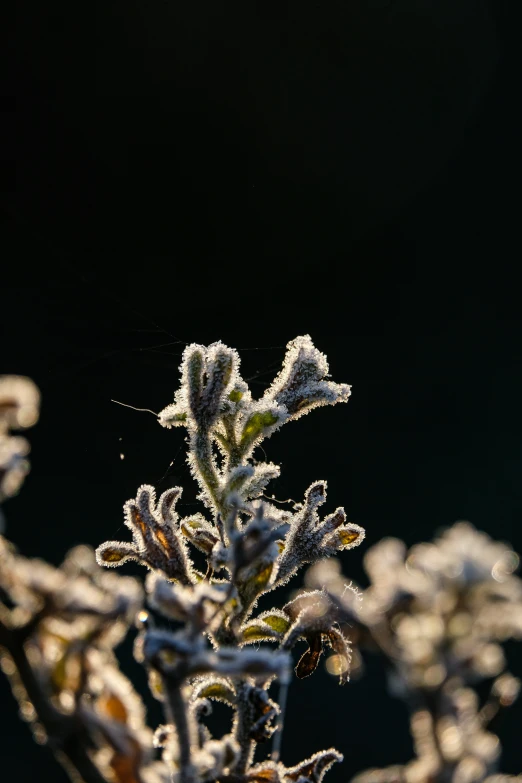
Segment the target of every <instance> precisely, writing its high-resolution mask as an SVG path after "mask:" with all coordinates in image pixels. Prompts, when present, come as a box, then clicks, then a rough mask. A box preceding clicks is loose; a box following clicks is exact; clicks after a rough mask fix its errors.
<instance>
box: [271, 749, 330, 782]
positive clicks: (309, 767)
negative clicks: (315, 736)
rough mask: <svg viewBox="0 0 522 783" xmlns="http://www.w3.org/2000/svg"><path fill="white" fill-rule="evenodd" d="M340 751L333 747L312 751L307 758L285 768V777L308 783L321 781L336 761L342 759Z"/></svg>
mask: <svg viewBox="0 0 522 783" xmlns="http://www.w3.org/2000/svg"><path fill="white" fill-rule="evenodd" d="M342 760H343V756H342V753H339V751H338V750H335V748H329V749H328V750H321V751H319V753H314V755H313V756H311V757H310V758H309V759H306V760H305V761H302V762H301V763H300V764H296V765H295V767H290V768H289V769H286V770H285V778H286V779H288V780H293V781H298V780H299V779H300V778H304V779H305V780H308V781H310V783H321V781H322V779H323V778H324V776H325V774H326V773H327V772H328V770H329V769H330V767H332V766H333V765H334V764H335V763H336V762H337V761H342Z"/></svg>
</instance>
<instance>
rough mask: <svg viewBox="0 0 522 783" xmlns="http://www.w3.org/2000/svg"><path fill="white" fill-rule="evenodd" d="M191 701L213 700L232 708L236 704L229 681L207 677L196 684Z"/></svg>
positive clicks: (234, 694) (233, 691)
mask: <svg viewBox="0 0 522 783" xmlns="http://www.w3.org/2000/svg"><path fill="white" fill-rule="evenodd" d="M192 699H213V700H214V701H222V702H224V703H225V704H230V705H232V706H234V705H235V703H236V692H235V690H234V687H233V685H232V683H231V682H230V681H229V680H224V679H218V678H217V677H207V678H205V679H204V680H201V681H200V682H198V683H196V685H195V686H194V690H193V692H192Z"/></svg>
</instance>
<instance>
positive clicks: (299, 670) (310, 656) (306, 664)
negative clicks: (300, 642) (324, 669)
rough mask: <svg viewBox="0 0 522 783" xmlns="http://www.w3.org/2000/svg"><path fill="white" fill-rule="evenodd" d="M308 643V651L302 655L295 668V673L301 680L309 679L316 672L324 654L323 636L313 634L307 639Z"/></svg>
mask: <svg viewBox="0 0 522 783" xmlns="http://www.w3.org/2000/svg"><path fill="white" fill-rule="evenodd" d="M306 640H307V642H308V645H309V646H308V650H306V652H304V653H303V654H302V656H301V657H300V659H299V662H298V664H297V666H296V667H295V673H296V674H297V676H298V677H299V679H300V680H303V679H304V678H305V677H309V676H310V675H311V674H313V673H314V672H315V670H316V669H317V666H318V665H319V660H320V658H321V655H322V653H323V641H322V638H321V634H312V635H310V636H308V637H306Z"/></svg>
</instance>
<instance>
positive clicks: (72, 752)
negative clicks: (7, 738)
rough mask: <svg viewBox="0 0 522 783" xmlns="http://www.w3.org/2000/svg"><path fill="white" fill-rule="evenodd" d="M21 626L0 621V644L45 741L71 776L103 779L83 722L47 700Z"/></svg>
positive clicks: (89, 782) (93, 782) (88, 782)
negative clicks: (27, 649) (60, 710)
mask: <svg viewBox="0 0 522 783" xmlns="http://www.w3.org/2000/svg"><path fill="white" fill-rule="evenodd" d="M24 630H25V629H24V628H23V627H21V628H17V629H14V630H13V629H10V628H7V627H6V626H5V625H4V624H3V623H0V645H2V646H3V647H5V648H6V649H7V651H8V652H9V655H10V656H11V658H12V660H13V663H14V665H15V666H16V669H17V673H18V676H19V678H20V681H21V683H22V685H23V686H24V689H25V691H26V693H27V696H28V698H29V701H30V702H31V704H32V705H33V707H34V710H35V712H36V714H37V716H38V720H39V722H40V723H41V724H42V726H43V728H44V729H45V732H46V734H47V736H48V744H49V746H50V747H51V748H52V750H53V751H54V753H55V754H56V757H57V759H58V760H59V761H60V763H61V764H62V766H63V767H64V769H65V771H66V772H67V774H69V776H70V777H71V779H72V780H78V775H79V776H80V778H81V780H82V781H83V783H107V778H106V777H105V776H104V775H102V774H101V772H100V771H99V769H98V768H97V767H96V765H95V764H94V762H93V761H92V759H91V758H90V756H89V754H88V752H87V748H88V747H89V745H90V744H91V743H90V741H89V737H88V733H87V730H86V728H85V726H83V725H82V723H81V721H80V720H79V719H78V717H77V716H75V715H64V714H63V713H61V712H59V711H58V710H57V709H56V708H55V707H53V705H52V704H51V703H50V702H49V700H48V699H47V697H46V695H45V694H44V693H43V691H42V689H41V687H40V684H39V683H38V680H37V679H36V677H35V675H34V672H33V670H32V668H31V664H30V663H29V660H28V658H27V654H26V652H25V648H24V642H23V639H24V637H25V635H26V634H25V633H24Z"/></svg>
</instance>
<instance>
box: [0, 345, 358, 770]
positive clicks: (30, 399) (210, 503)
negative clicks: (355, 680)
mask: <svg viewBox="0 0 522 783" xmlns="http://www.w3.org/2000/svg"><path fill="white" fill-rule="evenodd" d="M328 377H329V376H328V364H327V361H326V357H325V356H324V355H323V354H321V353H320V352H319V351H318V350H317V349H316V348H315V347H314V345H313V343H312V341H311V339H310V338H309V337H308V336H304V337H298V338H296V339H295V340H293V341H292V342H291V343H289V345H288V350H287V354H286V357H285V360H284V364H283V367H282V370H281V372H280V373H279V375H278V376H277V377H276V379H275V380H274V382H273V384H272V385H271V386H270V388H269V389H268V390H267V391H266V392H265V393H264V395H263V396H262V397H261V398H260V399H258V400H254V399H253V398H252V394H251V392H250V390H249V388H248V386H247V384H246V382H245V381H244V380H243V379H242V378H241V376H240V374H239V356H238V354H237V353H236V352H235V351H233V350H231V349H230V348H227V346H225V345H223V344H222V343H215V344H213V345H211V346H209V347H205V346H201V345H190V346H188V347H187V348H186V350H185V352H184V354H183V360H182V365H181V384H180V387H179V389H178V391H177V392H176V394H175V397H174V402H173V403H172V404H170V405H168V406H167V407H166V408H165V410H163V411H162V412H161V414H160V415H159V421H160V423H161V424H162V425H163V426H165V427H167V428H172V427H184V428H185V429H186V430H187V435H188V437H187V444H188V454H187V459H188V462H189V465H190V467H191V470H192V473H193V476H194V478H195V479H196V481H197V482H198V484H199V488H200V495H199V497H200V499H201V501H202V503H203V508H204V509H206V511H205V513H204V514H203V513H196V514H193V515H190V516H188V517H181V516H180V515H179V514H178V512H177V510H176V504H177V502H178V500H179V497H180V495H181V492H182V490H181V487H172V488H171V489H169V490H167V491H166V492H163V494H162V495H161V496H160V497H157V496H156V492H155V489H154V487H151V486H148V485H143V486H141V487H139V488H138V491H137V494H136V498H135V499H132V500H129V501H128V502H127V503H126V504H125V508H124V520H125V524H126V526H127V528H129V530H130V533H131V540H130V541H107V542H105V543H104V544H102V545H101V546H99V547H98V549H97V551H96V559H97V561H98V563H96V561H95V557H94V553H92V552H91V551H90V550H89V549H87V548H86V547H79V548H77V549H75V550H73V551H72V552H70V553H69V554H68V556H67V557H66V559H65V561H64V563H63V564H62V566H61V567H60V568H52V567H51V566H49V565H47V564H46V563H43V562H41V561H28V560H26V559H25V558H24V557H22V556H21V555H19V554H17V553H16V552H15V551H14V549H13V548H12V547H11V546H10V545H9V543H8V542H7V541H6V540H5V539H0V590H1V597H2V598H3V603H1V604H0V613H1V616H0V647H1V648H2V649H3V652H2V665H3V668H4V671H5V672H6V673H7V675H8V676H9V678H10V680H11V683H12V685H13V692H14V695H15V696H16V698H17V699H18V701H19V704H20V710H21V713H22V715H23V716H24V717H25V718H26V719H27V720H28V721H30V722H31V723H32V725H33V729H34V734H35V737H36V739H37V740H38V741H39V742H46V741H48V742H49V743H50V744H51V745H52V747H53V749H54V750H55V752H56V754H57V756H58V758H59V759H60V760H61V761H62V762H63V764H64V766H65V768H66V769H67V770H68V771H69V772H70V774H71V777H72V778H73V779H74V780H76V779H78V777H79V779H81V780H83V781H84V782H85V783H101V781H115V783H166V782H167V781H175V783H178V781H179V783H206V782H207V781H208V782H210V781H214V780H218V779H219V780H220V781H230V783H243V781H245V782H246V781H248V780H252V781H259V783H264V782H266V783H272V781H273V783H291V782H295V783H321V781H322V779H323V776H324V774H325V773H326V771H327V770H328V769H329V768H330V767H331V766H332V764H333V763H335V762H336V761H340V760H341V759H342V757H341V755H340V754H339V753H338V752H337V751H336V750H334V749H329V750H326V751H320V752H318V753H316V754H315V755H313V756H312V757H311V758H309V759H306V760H305V761H303V762H302V763H300V764H298V765H296V766H294V767H285V766H284V765H283V763H282V762H281V761H280V758H279V756H280V742H281V731H282V727H283V719H284V702H285V698H286V689H287V686H288V682H289V677H290V669H291V666H290V664H291V657H290V652H291V650H292V648H293V647H294V646H295V645H296V644H297V643H298V642H299V641H300V640H302V641H304V642H305V644H306V645H307V648H306V650H305V652H304V653H303V655H302V657H301V659H300V660H299V663H298V665H297V667H296V673H297V676H298V677H300V678H302V677H307V676H308V675H310V674H312V672H313V671H314V670H315V668H316V667H317V663H318V661H319V658H320V656H321V654H322V652H323V648H324V647H330V648H331V649H333V650H334V651H335V653H336V654H337V655H338V656H340V657H342V658H343V660H344V661H345V664H346V665H345V666H344V668H343V670H342V672H340V682H341V683H344V682H346V681H347V679H348V663H349V660H350V646H349V642H348V640H347V638H346V637H345V636H344V634H343V633H342V631H341V629H340V626H339V622H338V620H339V615H338V611H337V609H336V607H335V606H334V604H333V603H331V602H330V601H329V600H328V599H327V596H326V595H325V594H324V593H322V592H317V591H309V592H307V593H305V594H304V595H303V596H300V597H299V598H298V599H296V600H294V601H291V602H290V603H287V604H286V605H284V606H283V607H281V608H276V607H274V608H273V609H270V610H268V611H265V612H262V613H260V614H257V616H256V615H255V614H254V613H255V609H256V605H257V602H258V600H259V598H260V597H261V596H262V595H265V594H267V593H270V592H271V591H273V590H275V588H277V587H279V586H281V585H284V584H286V583H287V582H288V581H289V579H290V578H291V577H292V576H293V575H294V574H295V573H296V572H297V571H298V570H299V569H300V568H301V567H302V566H303V565H305V564H310V563H315V562H316V561H318V560H320V559H322V558H325V557H329V556H331V555H332V554H334V553H335V552H337V551H339V550H343V549H350V548H352V547H354V546H357V545H358V544H359V543H360V542H361V541H362V540H363V538H364V531H363V529H362V528H361V527H359V526H358V525H355V524H352V523H349V522H348V521H347V519H346V514H345V512H344V510H343V509H342V508H338V509H336V510H335V511H333V512H332V513H329V514H326V515H324V516H320V515H319V512H318V509H319V507H320V506H321V505H323V504H324V503H325V502H326V482H324V481H317V482H314V483H313V484H312V485H311V486H310V487H309V488H308V490H307V491H306V492H305V495H304V500H303V503H300V504H294V506H293V508H292V509H291V510H281V508H280V507H278V506H277V505H276V504H275V502H267V500H266V499H265V495H264V492H265V489H266V487H267V485H268V483H269V482H270V481H271V480H272V479H274V478H277V477H278V476H279V472H280V471H279V467H278V466H277V465H275V464H274V463H271V462H258V461H257V460H255V459H254V457H253V454H254V451H255V449H256V447H257V446H258V445H259V444H260V443H261V442H262V441H263V440H264V439H266V438H268V437H270V435H272V433H274V432H275V431H276V430H277V429H279V428H280V427H281V426H282V425H283V424H285V423H287V422H290V421H293V420H295V419H298V418H300V417H301V416H302V415H304V414H306V413H308V412H309V411H310V410H312V409H313V408H316V407H319V406H324V405H333V404H336V403H337V402H345V401H347V400H348V398H349V395H350V387H349V386H347V385H343V384H336V383H334V382H332V381H330V380H328ZM4 389H6V390H8V391H7V392H6V394H5V398H6V400H7V402H6V404H5V405H3V406H2V405H1V403H0V417H1V420H2V425H1V427H2V428H1V429H0V438H1V439H2V440H1V442H0V445H1V448H2V452H1V453H2V462H1V463H0V466H1V468H2V470H3V473H2V474H1V478H2V491H3V494H4V496H6V495H8V494H13V492H14V491H16V489H17V488H18V486H19V484H20V483H21V480H22V478H23V475H24V474H25V472H26V471H27V463H26V462H24V461H23V460H22V458H23V457H24V456H25V454H26V453H27V450H28V448H27V444H26V442H25V441H23V440H20V439H19V438H15V437H14V436H11V434H10V430H11V429H12V428H14V427H21V426H27V425H29V424H32V423H34V421H35V420H36V418H37V405H38V394H37V392H36V390H35V389H34V387H33V386H32V385H31V384H30V382H28V381H26V380H25V379H6V380H4V381H3V385H2V384H1V383H0V392H2V391H3V390H4ZM9 395H10V396H9ZM4 442H5V447H4V445H3V444H4ZM4 452H5V455H6V456H5V458H4V457H3V454H4ZM196 550H198V552H199V553H200V556H201V554H203V556H204V559H205V560H206V567H205V569H204V570H203V571H200V570H198V568H197V567H196V562H197V561H195V559H194V555H195V551H196ZM130 560H132V561H137V562H138V563H140V564H142V565H144V566H146V567H147V569H148V570H149V574H148V576H147V579H146V582H145V587H146V591H145V592H146V596H145V601H146V603H147V604H148V607H149V611H148V612H147V611H146V610H145V609H143V601H144V598H143V594H142V589H141V586H140V584H139V583H138V582H137V581H136V580H135V579H132V578H129V577H120V576H118V575H117V574H116V573H114V572H107V571H105V570H104V569H103V568H101V567H100V566H104V567H111V568H112V567H115V566H121V565H124V564H125V563H126V562H128V561H130ZM136 617H137V624H138V628H139V633H138V636H137V637H136V641H135V656H136V658H137V659H138V660H139V661H140V662H141V663H143V665H144V666H145V667H146V669H147V672H148V675H149V682H150V687H151V690H152V693H153V695H154V696H155V697H156V698H158V699H159V700H160V701H161V702H162V703H163V706H164V712H165V723H164V724H163V725H161V726H159V727H157V728H156V730H155V731H154V732H152V730H151V729H149V728H148V727H147V725H146V723H145V714H144V709H143V706H142V701H141V699H140V697H139V696H138V695H137V694H136V693H135V692H134V690H133V687H132V685H131V683H130V682H129V681H128V680H127V679H126V678H125V677H124V676H123V674H122V673H121V672H120V671H119V668H118V663H117V659H116V657H115V654H114V647H115V646H116V645H117V644H118V643H119V642H120V641H121V639H122V638H123V637H124V636H125V634H126V632H127V630H128V629H129V627H130V626H131V624H132V623H133V622H134V620H135V618H136ZM173 623H174V625H173ZM173 628H174V630H173ZM252 642H255V643H256V649H253V648H252V647H250V646H248V645H250V644H251V643H252ZM260 642H261V643H264V642H269V643H270V645H274V644H275V649H274V648H273V647H271V646H270V645H267V646H261V647H260V646H259V643H260ZM275 682H278V683H279V695H278V702H276V701H275V700H274V699H273V698H272V697H271V696H269V693H268V690H269V688H270V686H271V685H272V684H273V683H275ZM213 700H218V701H222V702H224V703H225V704H227V705H228V706H229V707H230V709H231V711H232V728H231V730H230V732H229V733H226V734H224V735H223V736H221V737H218V738H214V737H212V736H211V734H210V731H209V729H208V727H207V726H206V725H205V720H204V719H205V716H207V715H208V714H209V712H210V710H211V702H212V701H213ZM271 738H273V739H272V742H273V745H272V753H271V758H270V760H267V761H264V762H256V761H255V758H254V755H255V750H256V747H257V745H258V744H259V743H262V742H266V741H267V740H270V739H271ZM75 776H76V777H75Z"/></svg>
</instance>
